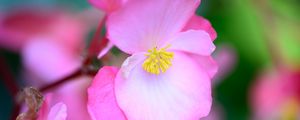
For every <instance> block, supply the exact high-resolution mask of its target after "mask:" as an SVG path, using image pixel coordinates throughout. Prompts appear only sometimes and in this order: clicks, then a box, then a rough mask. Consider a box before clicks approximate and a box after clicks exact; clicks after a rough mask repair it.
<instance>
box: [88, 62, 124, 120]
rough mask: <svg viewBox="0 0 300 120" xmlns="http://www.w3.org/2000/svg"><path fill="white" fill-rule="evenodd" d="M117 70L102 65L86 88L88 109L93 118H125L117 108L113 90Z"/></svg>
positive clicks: (116, 119) (120, 119)
mask: <svg viewBox="0 0 300 120" xmlns="http://www.w3.org/2000/svg"><path fill="white" fill-rule="evenodd" d="M117 72H118V69H117V68H114V67H102V68H101V69H100V70H99V71H98V73H97V75H96V76H95V78H94V80H93V82H92V83H91V86H90V87H89V88H88V103H87V107H88V111H89V114H90V116H91V118H92V119H93V120H125V119H126V117H125V116H124V114H123V112H122V110H121V109H120V108H119V106H118V104H117V101H116V97H115V92H114V79H115V76H116V74H117Z"/></svg>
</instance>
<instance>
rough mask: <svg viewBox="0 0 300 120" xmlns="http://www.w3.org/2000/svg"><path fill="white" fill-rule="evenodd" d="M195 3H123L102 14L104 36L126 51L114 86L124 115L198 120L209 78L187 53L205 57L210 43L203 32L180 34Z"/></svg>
mask: <svg viewBox="0 0 300 120" xmlns="http://www.w3.org/2000/svg"><path fill="white" fill-rule="evenodd" d="M199 3H200V1H198V0H188V1H187V0H178V1H173V0H163V1H159V0H154V1H129V2H128V3H126V5H125V6H123V8H122V10H120V11H116V12H114V13H113V14H111V15H110V16H109V17H108V21H107V28H108V29H107V30H108V38H109V39H110V40H111V41H112V43H114V45H116V46H117V47H119V48H120V49H121V50H122V51H124V52H126V53H128V54H132V56H130V57H129V58H127V60H125V62H124V63H123V65H122V67H121V69H120V71H119V72H118V73H117V76H116V79H115V86H114V87H115V94H116V100H117V103H118V105H119V107H120V108H121V109H122V110H123V111H124V114H125V115H126V117H127V118H128V119H172V118H173V119H198V118H201V117H203V116H206V115H207V114H208V113H209V111H210V107H211V88H210V87H211V86H210V83H211V81H210V78H211V77H212V76H211V74H209V73H208V72H207V71H206V70H207V69H208V68H205V67H203V66H202V65H201V64H200V63H199V61H198V60H196V59H194V58H193V57H191V56H190V55H195V56H199V59H200V60H201V58H202V57H205V58H206V57H210V54H211V53H212V52H213V50H214V49H215V46H214V45H213V43H212V39H211V37H210V35H209V34H208V33H207V32H206V31H203V30H186V31H184V32H181V31H182V30H183V28H184V26H185V25H186V23H187V22H188V20H189V19H190V18H191V17H192V16H193V15H194V12H195V9H196V8H197V7H198V5H199ZM152 8H155V9H152ZM183 40H184V41H183ZM147 51H148V53H146V52H147ZM171 63H172V65H171ZM99 109H100V108H99Z"/></svg>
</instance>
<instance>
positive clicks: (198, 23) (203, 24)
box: [183, 15, 217, 40]
mask: <svg viewBox="0 0 300 120" xmlns="http://www.w3.org/2000/svg"><path fill="white" fill-rule="evenodd" d="M190 29H194V30H204V31H206V32H207V33H208V34H209V36H210V37H211V40H215V39H216V38H217V32H216V31H215V29H214V28H213V27H212V25H211V24H210V22H209V21H208V20H207V19H205V18H203V17H201V16H197V15H193V17H191V19H190V20H189V22H188V23H187V24H186V26H185V27H184V29H183V31H186V30H190Z"/></svg>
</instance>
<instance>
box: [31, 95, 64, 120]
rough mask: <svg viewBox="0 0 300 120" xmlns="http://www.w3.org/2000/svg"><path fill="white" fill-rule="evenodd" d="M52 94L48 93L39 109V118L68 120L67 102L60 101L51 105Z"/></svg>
mask: <svg viewBox="0 0 300 120" xmlns="http://www.w3.org/2000/svg"><path fill="white" fill-rule="evenodd" d="M51 96H52V95H51V94H48V95H46V97H45V100H44V101H43V104H42V106H41V108H40V109H39V112H38V118H37V120H66V118H67V116H68V115H67V106H66V104H64V103H63V102H58V103H56V104H54V105H53V106H51V107H50V104H49V102H50V101H51V99H52V98H51Z"/></svg>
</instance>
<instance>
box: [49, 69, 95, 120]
mask: <svg viewBox="0 0 300 120" xmlns="http://www.w3.org/2000/svg"><path fill="white" fill-rule="evenodd" d="M91 80H92V77H91V76H88V75H83V76H78V77H75V78H72V80H70V81H67V82H66V83H64V85H61V86H59V87H56V88H55V89H51V90H49V92H51V93H53V94H52V100H51V103H50V105H54V104H56V103H58V102H63V103H65V104H66V105H67V106H68V111H67V113H68V120H77V119H78V120H90V115H89V113H88V109H87V107H86V103H87V88H88V86H89V85H90V83H91ZM46 92H48V91H46ZM74 113H76V114H74Z"/></svg>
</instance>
